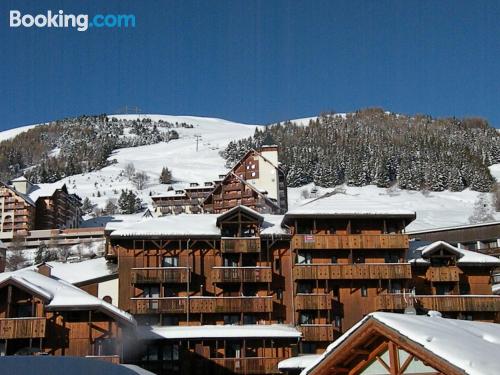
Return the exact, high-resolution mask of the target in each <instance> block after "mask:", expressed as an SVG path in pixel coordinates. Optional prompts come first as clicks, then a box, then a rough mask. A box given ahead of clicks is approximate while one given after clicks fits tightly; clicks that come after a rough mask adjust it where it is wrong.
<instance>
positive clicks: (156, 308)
mask: <svg viewBox="0 0 500 375" xmlns="http://www.w3.org/2000/svg"><path fill="white" fill-rule="evenodd" d="M187 306H188V305H187V297H158V298H154V297H137V298H131V309H130V312H131V313H132V314H157V313H171V314H185V313H186V312H187Z"/></svg>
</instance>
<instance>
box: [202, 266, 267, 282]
mask: <svg viewBox="0 0 500 375" xmlns="http://www.w3.org/2000/svg"><path fill="white" fill-rule="evenodd" d="M212 280H213V282H214V283H270V282H271V281H273V273H272V270H271V267H214V268H213V269H212Z"/></svg>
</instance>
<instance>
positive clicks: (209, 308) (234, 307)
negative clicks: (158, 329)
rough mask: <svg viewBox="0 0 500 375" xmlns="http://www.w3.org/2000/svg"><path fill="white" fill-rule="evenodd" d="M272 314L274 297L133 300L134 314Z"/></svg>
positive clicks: (140, 298)
mask: <svg viewBox="0 0 500 375" xmlns="http://www.w3.org/2000/svg"><path fill="white" fill-rule="evenodd" d="M188 306H189V311H190V312H191V313H232V312H238V313H239V312H245V313H250V312H256V313H258V312H272V311H273V299H272V296H265V297H254V296H251V297H203V296H199V297H198V296H195V297H190V298H189V299H188V298H187V297H157V298H156V297H135V298H131V309H130V312H131V313H132V314H156V313H170V314H185V313H187V310H188Z"/></svg>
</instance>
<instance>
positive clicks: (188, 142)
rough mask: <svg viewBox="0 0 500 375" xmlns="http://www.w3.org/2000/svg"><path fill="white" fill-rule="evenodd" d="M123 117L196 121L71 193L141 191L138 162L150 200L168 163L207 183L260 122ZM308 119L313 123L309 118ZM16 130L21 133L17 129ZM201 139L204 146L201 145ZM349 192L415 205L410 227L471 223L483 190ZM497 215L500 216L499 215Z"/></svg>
mask: <svg viewBox="0 0 500 375" xmlns="http://www.w3.org/2000/svg"><path fill="white" fill-rule="evenodd" d="M109 117H115V118H118V119H136V118H140V119H144V118H151V119H152V120H153V121H159V120H163V121H167V122H170V123H176V122H177V123H187V124H192V125H193V128H184V127H180V128H176V131H177V132H178V133H179V139H173V140H171V141H169V142H161V143H157V144H153V145H147V146H139V147H130V148H122V149H117V150H115V151H113V153H112V155H111V156H110V159H115V160H116V163H114V164H111V165H109V166H107V167H105V168H103V169H101V170H98V171H94V172H90V173H85V174H80V175H74V176H70V177H67V178H64V179H63V180H61V181H59V182H57V184H60V183H62V182H64V183H66V184H67V186H68V188H69V190H70V191H71V192H75V193H77V194H78V195H79V196H81V197H82V198H85V197H88V198H89V199H90V200H91V201H92V202H93V203H95V204H97V205H99V206H101V207H104V205H105V204H106V201H107V200H108V199H109V198H114V199H117V198H118V197H119V194H120V192H121V189H132V190H136V189H135V187H134V185H133V184H132V182H131V181H130V180H129V179H128V178H127V177H125V176H124V175H123V173H122V172H123V169H124V168H125V166H126V165H127V164H129V163H133V164H134V166H135V169H136V171H143V172H146V173H147V174H148V176H149V177H150V181H149V184H148V185H147V187H146V188H145V189H143V190H142V191H140V192H138V193H139V196H140V197H141V198H142V199H143V200H144V201H145V202H147V203H150V202H151V200H150V195H154V194H161V193H163V192H166V190H167V186H166V185H161V184H159V182H158V180H159V175H160V172H161V170H162V168H163V167H164V166H166V167H168V168H169V169H170V170H171V171H172V175H173V179H174V180H175V183H174V188H182V187H184V186H186V184H188V183H189V182H198V183H203V182H205V181H212V180H214V179H217V177H218V175H219V174H222V173H225V172H227V168H226V167H225V160H224V159H223V158H222V157H221V156H220V155H219V152H220V151H221V150H223V149H224V148H225V147H226V145H227V144H228V143H229V142H230V141H231V140H236V139H241V138H245V137H249V136H251V135H252V134H253V133H254V132H255V129H256V128H257V127H259V128H260V127H263V126H262V125H249V124H241V123H237V122H231V121H227V120H223V119H216V118H204V117H192V116H168V115H139V116H138V115H114V116H109ZM309 119H310V118H307V119H303V120H304V121H303V124H304V125H307V123H308V120H309ZM31 127H33V126H26V127H22V128H17V129H12V130H8V131H4V132H0V140H2V139H7V138H11V137H13V136H14V135H15V134H19V133H20V132H22V131H26V130H29V129H30V128H31ZM14 131H15V132H14ZM197 138H198V151H197V150H196V148H197ZM490 170H491V172H492V174H493V175H494V176H495V177H496V178H497V179H498V180H500V164H497V165H494V166H492V167H490ZM311 188H312V187H311V186H310V185H308V186H304V187H300V188H290V189H289V207H290V208H292V207H296V206H298V205H301V204H304V203H307V202H308V201H309V200H311V199H312V197H311V196H310V195H309V194H310V191H311ZM332 190H333V189H332V188H329V189H322V188H318V189H317V192H316V193H315V196H320V195H322V194H324V193H328V192H331V191H332ZM345 194H348V195H359V196H360V197H362V198H365V199H366V198H369V199H373V200H377V201H380V202H382V203H384V204H387V205H390V206H391V205H392V206H399V207H403V208H405V209H411V210H415V211H416V212H417V220H416V221H415V222H414V223H412V224H411V225H410V226H409V228H408V229H409V230H412V229H413V230H416V229H424V228H431V227H441V226H448V225H458V224H466V223H467V222H468V218H469V216H470V215H471V213H472V208H473V205H474V202H475V201H476V200H477V198H478V196H479V194H480V193H477V192H474V191H470V190H464V191H462V192H448V191H444V192H430V193H421V192H418V191H407V190H397V189H384V188H377V187H375V186H364V187H346V188H345ZM496 219H498V220H500V215H499V214H497V216H496Z"/></svg>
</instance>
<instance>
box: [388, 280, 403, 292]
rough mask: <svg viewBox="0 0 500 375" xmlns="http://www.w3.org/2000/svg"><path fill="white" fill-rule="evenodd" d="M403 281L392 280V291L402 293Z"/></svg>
mask: <svg viewBox="0 0 500 375" xmlns="http://www.w3.org/2000/svg"><path fill="white" fill-rule="evenodd" d="M401 289H402V288H401V283H400V282H399V281H393V282H391V287H390V290H389V291H390V293H401Z"/></svg>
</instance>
